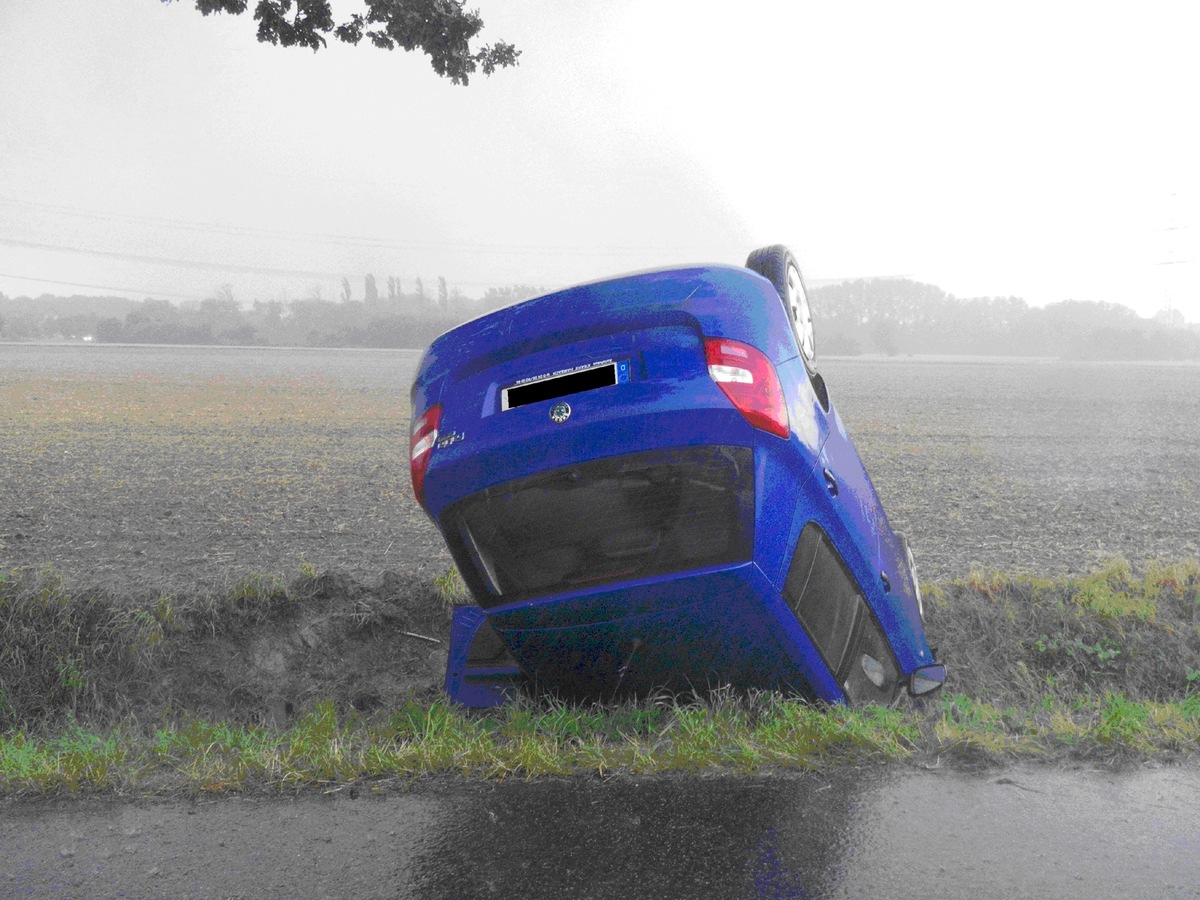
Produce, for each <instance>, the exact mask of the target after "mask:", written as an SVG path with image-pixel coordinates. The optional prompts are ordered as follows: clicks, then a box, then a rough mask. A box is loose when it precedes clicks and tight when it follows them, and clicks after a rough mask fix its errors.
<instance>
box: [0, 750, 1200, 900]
mask: <svg viewBox="0 0 1200 900" xmlns="http://www.w3.org/2000/svg"><path fill="white" fill-rule="evenodd" d="M355 795H356V797H357V799H352V798H351V796H350V791H349V789H342V790H341V791H338V792H337V793H335V794H332V795H329V796H314V795H311V794H308V795H304V796H302V797H298V798H286V799H285V798H277V797H271V798H264V797H257V798H238V797H226V798H218V799H210V800H200V801H196V802H192V801H187V800H175V801H145V800H143V801H119V800H118V801H49V802H48V801H38V802H8V803H5V804H3V805H0V897H5V898H8V897H57V898H72V897H75V898H102V897H130V898H142V897H170V898H183V897H205V898H209V897H213V898H222V897H224V898H234V897H244V898H250V897H255V898H258V897H280V898H283V897H296V898H323V897H354V898H377V897H379V898H383V897H387V898H409V897H412V898H476V897H513V898H522V900H534V898H550V897H553V898H561V897H572V898H608V897H620V898H653V900H667V898H709V897H712V898H726V897H729V898H757V897H765V898H842V897H873V898H907V897H913V898H916V897H920V898H927V897H962V896H970V897H972V898H973V900H983V898H991V897H1018V896H1019V897H1089V898H1090V897H1200V769H1197V768H1195V767H1192V768H1184V769H1155V770H1148V769H1140V770H1137V771H1134V772H1126V773H1108V772H1059V771H1052V770H1047V769H1037V768H1022V769H1014V770H1007V771H1002V772H990V773H986V774H965V773H955V772H948V771H943V770H933V771H920V770H914V769H901V768H872V769H862V770H846V771H839V772H836V773H823V774H814V775H805V776H777V777H772V778H753V779H746V778H724V777H723V778H707V779H701V778H640V779H639V778H632V777H627V778H615V779H612V780H609V781H607V782H603V783H602V782H599V781H579V780H569V781H545V782H537V783H524V782H505V783H500V784H484V785H480V784H477V783H474V784H473V783H466V782H450V783H439V784H436V785H420V786H417V787H416V788H413V789H410V790H408V791H406V792H398V793H397V792H393V793H391V794H389V795H388V796H386V797H384V798H382V799H380V798H374V797H371V791H370V789H369V787H360V788H359V789H357V790H356V791H355Z"/></svg>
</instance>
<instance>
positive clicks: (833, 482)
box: [822, 469, 838, 497]
mask: <svg viewBox="0 0 1200 900" xmlns="http://www.w3.org/2000/svg"><path fill="white" fill-rule="evenodd" d="M822 473H823V474H824V475H825V489H826V490H827V491H829V496H830V497H836V496H837V495H838V483H837V479H836V478H834V477H833V473H832V472H830V471H829V470H828V469H823V470H822Z"/></svg>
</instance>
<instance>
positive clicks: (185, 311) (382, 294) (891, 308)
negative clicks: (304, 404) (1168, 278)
mask: <svg viewBox="0 0 1200 900" xmlns="http://www.w3.org/2000/svg"><path fill="white" fill-rule="evenodd" d="M412 286H413V290H412V291H411V292H405V291H403V290H402V289H401V284H400V279H399V278H395V277H390V276H389V277H388V278H387V279H386V280H377V279H376V278H375V276H373V275H368V276H367V277H366V278H365V280H364V282H363V291H362V297H361V299H359V298H356V297H355V296H354V291H353V290H352V287H351V284H350V282H349V280H348V279H347V280H344V281H343V282H342V287H341V292H340V294H339V297H338V299H337V300H336V301H334V300H326V299H322V298H321V297H319V296H312V297H308V298H306V299H302V300H290V301H282V300H267V301H263V300H255V301H253V302H252V303H250V304H249V305H243V304H242V303H239V302H238V300H237V299H236V298H235V297H234V295H233V291H232V289H231V288H230V287H229V286H228V285H222V286H221V287H219V288H218V289H217V290H215V291H214V292H213V293H212V295H211V296H209V297H207V298H206V299H204V300H200V301H198V302H189V303H183V304H175V303H171V302H168V301H166V300H156V299H146V300H142V301H134V300H126V299H123V298H118V297H81V296H72V297H55V296H50V295H43V296H41V297H37V298H29V297H16V298H7V297H5V296H4V295H3V294H0V340H6V341H39V340H43V341H44V340H84V339H86V338H90V339H92V340H95V341H100V342H108V343H135V344H136V343H154V344H218V345H220V344H228V345H238V346H293V347H295V346H299V347H389V348H413V349H419V348H422V347H425V346H427V345H428V344H429V342H430V341H432V340H433V339H434V338H435V337H437V336H438V335H439V334H441V333H442V332H444V331H446V330H448V329H450V328H453V327H454V326H455V325H459V324H461V323H462V322H465V321H466V320H468V319H471V318H474V317H475V316H478V315H481V314H483V313H485V312H488V311H490V310H493V309H498V308H500V307H503V306H508V305H510V304H512V303H517V302H519V301H521V300H525V299H528V298H530V297H535V296H537V295H538V294H541V293H543V292H544V291H543V289H541V288H537V287H532V286H530V285H510V286H507V287H496V288H489V289H488V290H487V292H486V293H485V294H484V295H483V296H482V297H481V298H479V299H471V298H469V297H466V296H464V295H463V294H462V293H461V292H460V291H459V290H458V289H456V288H453V287H450V286H449V285H448V284H447V282H446V279H445V278H438V279H437V284H436V286H435V287H434V288H433V289H432V290H430V289H428V288H427V287H426V286H425V284H424V282H423V281H422V280H421V279H419V278H418V279H415V280H414V281H413V282H412ZM809 295H810V298H811V300H812V306H813V317H814V319H815V320H816V325H817V349H818V352H819V353H821V354H823V355H824V354H828V355H856V354H861V353H882V354H889V355H895V354H915V353H920V354H955V355H969V356H1046V357H1056V358H1061V359H1146V360H1155V359H1160V360H1172V359H1180V360H1182V359H1189V360H1192V359H1200V326H1197V325H1186V324H1185V323H1184V322H1183V317H1182V316H1181V315H1180V314H1179V313H1178V312H1173V313H1169V314H1168V313H1165V312H1164V313H1160V314H1159V315H1157V316H1155V317H1154V318H1153V319H1144V318H1141V317H1140V316H1138V315H1137V313H1135V312H1134V311H1133V310H1132V309H1129V308H1128V307H1125V306H1121V305H1118V304H1113V303H1095V302H1084V301H1078V300H1064V301H1062V302H1061V303H1052V304H1050V305H1048V306H1045V307H1042V308H1033V307H1030V306H1029V305H1028V304H1026V303H1025V301H1024V300H1022V299H1020V298H1018V297H974V298H969V299H960V298H957V297H955V296H953V295H952V294H947V293H945V292H944V291H942V290H941V289H940V288H938V287H935V286H933V285H929V284H922V283H920V282H916V281H910V280H908V279H897V278H878V279H871V280H859V281H848V282H843V283H842V284H837V285H828V286H825V287H820V288H815V289H813V290H811V291H810V292H809Z"/></svg>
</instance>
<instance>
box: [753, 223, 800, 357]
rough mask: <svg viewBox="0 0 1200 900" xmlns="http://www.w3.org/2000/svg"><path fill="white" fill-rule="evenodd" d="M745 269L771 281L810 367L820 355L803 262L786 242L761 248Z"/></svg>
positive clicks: (756, 251)
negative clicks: (801, 264)
mask: <svg viewBox="0 0 1200 900" xmlns="http://www.w3.org/2000/svg"><path fill="white" fill-rule="evenodd" d="M746 268H747V269H749V270H750V271H751V272H757V273H758V274H759V275H761V276H762V277H763V278H765V279H767V281H769V282H771V284H773V285H775V290H776V291H777V292H778V293H779V297H780V299H781V300H783V305H784V306H785V307H786V308H787V311H788V318H789V320H790V321H791V323H792V332H793V333H794V334H795V335H796V343H797V344H798V345H799V347H800V355H801V356H802V357H804V361H805V362H806V363H808V365H809V366H811V365H812V364H813V363H814V362H815V361H816V358H817V339H816V334H815V332H814V330H813V321H812V307H810V306H809V303H808V291H807V289H806V288H805V287H804V276H803V275H802V274H801V272H800V264H799V263H798V262H796V257H795V256H794V255H793V254H792V251H791V250H789V249H788V248H787V247H785V246H783V244H775V245H773V246H771V247H761V248H759V249H758V250H755V251H754V252H753V253H751V254H750V255H749V256H748V257H747V258H746Z"/></svg>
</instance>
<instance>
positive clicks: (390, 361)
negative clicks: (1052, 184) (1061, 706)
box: [0, 344, 1200, 723]
mask: <svg viewBox="0 0 1200 900" xmlns="http://www.w3.org/2000/svg"><path fill="white" fill-rule="evenodd" d="M418 358H419V353H418V352H416V351H364V350H276V349H244V348H237V349H234V348H183V347H179V348H176V347H170V348H166V347H162V348H160V347H124V346H79V345H77V346H31V345H11V344H9V345H0V412H2V413H3V425H2V426H0V578H5V577H12V576H13V574H14V573H17V574H18V575H20V576H21V577H31V578H34V579H37V578H50V579H52V580H55V581H60V582H61V583H63V584H65V585H67V586H69V593H71V594H72V595H74V596H76V597H79V596H80V595H81V592H83V593H84V594H86V592H87V591H90V590H91V589H93V588H96V589H98V590H99V591H100V592H101V593H102V595H103V597H104V598H105V599H104V603H106V604H112V603H117V604H121V603H128V604H129V605H130V607H131V608H137V609H141V610H146V611H148V612H147V613H146V614H145V615H144V618H145V621H147V622H157V623H158V624H157V625H155V626H154V627H156V628H167V627H168V626H170V622H171V617H170V615H167V614H164V612H163V609H164V606H163V604H164V603H165V604H168V605H170V604H175V606H176V608H178V609H184V608H188V609H190V610H191V611H192V612H191V614H190V615H191V616H192V619H191V624H190V625H187V626H186V627H184V626H183V625H180V626H179V629H178V630H177V632H176V633H175V636H174V637H171V641H170V642H168V643H169V644H170V648H169V649H168V650H166V651H164V654H163V655H162V662H161V666H160V669H158V670H156V674H155V675H153V676H152V677H150V678H149V679H148V680H147V681H146V682H145V686H144V688H137V687H136V686H135V687H134V688H131V690H133V692H134V694H137V693H138V692H143V693H144V694H145V696H133V695H129V694H125V695H121V696H111V697H110V696H108V695H106V694H104V690H102V689H101V688H100V687H97V689H96V690H97V693H96V695H95V698H94V700H93V701H92V708H94V709H97V710H100V711H102V712H103V711H108V712H111V713H114V714H115V713H120V712H121V710H122V709H126V708H133V707H136V706H138V704H141V705H142V706H143V708H152V709H154V708H157V709H173V710H180V709H183V710H190V711H192V712H194V713H196V714H205V715H214V716H236V717H242V718H245V717H249V718H251V719H255V720H258V721H265V722H274V723H282V722H286V721H288V720H290V719H292V718H293V716H294V715H296V714H297V713H298V712H299V711H300V710H302V709H304V708H305V706H306V704H309V703H311V702H312V701H314V700H317V699H321V698H325V697H329V698H332V699H335V700H337V701H339V702H346V703H350V704H352V705H354V706H355V707H357V708H359V709H372V708H378V707H387V706H390V705H391V704H394V703H397V702H400V700H401V698H403V697H405V696H411V695H412V694H413V693H414V692H415V693H426V694H430V693H432V692H436V691H437V689H438V685H439V683H440V679H441V675H442V672H443V671H444V665H445V650H446V647H445V643H444V641H445V639H446V637H447V632H448V625H449V615H448V607H447V605H446V602H445V600H444V598H442V597H440V595H439V593H438V590H437V587H436V585H435V579H438V578H439V577H441V576H444V575H445V574H446V573H447V572H448V571H449V569H450V565H451V561H450V557H449V555H448V553H447V552H446V551H445V549H444V546H443V544H442V541H441V538H440V536H439V535H438V534H437V532H436V530H435V529H434V527H433V525H432V524H431V523H430V522H429V521H428V520H427V519H426V517H425V516H424V514H423V513H422V512H421V511H420V509H419V508H418V507H417V506H416V504H415V502H414V501H413V500H412V497H411V492H410V486H409V475H408V439H407V432H408V421H409V408H408V389H409V385H410V383H411V379H412V374H413V371H414V369H415V367H416V364H417V361H418ZM821 369H822V371H823V373H824V375H825V377H826V379H827V381H828V384H829V388H830V393H831V395H832V397H833V400H834V403H835V404H836V406H837V407H838V409H839V410H840V411H841V414H842V417H843V419H844V420H845V422H846V425H847V428H848V430H849V431H850V433H851V435H852V436H853V438H854V439H855V442H856V444H857V446H858V448H859V450H860V452H861V454H862V456H863V459H864V461H865V463H866V466H867V469H868V471H869V472H870V473H871V475H872V478H873V480H874V482H875V485H876V488H877V490H878V492H879V494H880V496H881V498H882V499H883V503H884V506H885V507H886V509H887V510H888V513H889V516H890V518H891V520H892V523H893V525H894V526H895V527H896V528H898V529H900V530H903V531H905V532H907V533H908V534H909V536H910V538H911V539H912V542H913V546H914V550H915V553H916V556H917V562H918V566H919V568H920V571H921V576H922V578H923V579H924V580H925V581H927V582H929V581H941V582H945V581H950V580H955V579H965V578H967V577H968V576H969V575H970V574H971V573H972V572H973V571H978V570H985V571H986V570H988V569H998V570H1005V571H1008V572H1028V573H1034V574H1037V575H1042V576H1052V575H1063V574H1075V573H1084V572H1089V571H1092V570H1094V569H1095V568H1096V567H1097V566H1098V565H1099V564H1100V563H1103V562H1104V561H1106V560H1108V559H1110V558H1111V557H1113V556H1116V555H1120V556H1124V557H1125V558H1127V559H1128V560H1130V562H1132V563H1133V564H1134V565H1135V566H1138V565H1139V564H1141V563H1143V562H1145V561H1148V560H1151V559H1165V560H1186V559H1189V558H1195V557H1197V556H1200V546H1198V543H1197V542H1198V541H1200V366H1163V365H1137V364H1095V363H1090V364H1089V363H1057V362H1041V361H1009V360H921V359H829V360H823V361H822V363H821ZM293 583H299V584H301V588H300V589H299V590H296V591H293V592H292V593H291V594H289V595H288V596H289V597H291V598H292V599H293V600H296V598H299V599H298V600H296V602H292V600H289V601H288V602H287V609H286V610H285V611H283V612H279V609H280V607H279V605H278V602H277V601H276V600H275V599H273V598H275V597H277V596H283V594H282V593H280V591H281V589H282V586H283V585H285V584H286V585H291V584H293ZM197 598H200V599H199V601H197ZM205 598H215V599H213V600H212V601H211V602H210V601H209V600H206V599H205ZM256 603H257V604H260V605H261V609H260V610H258V611H256V608H255V604H256ZM247 604H249V605H247ZM85 605H86V604H85ZM79 608H80V609H81V610H83V611H82V612H81V613H80V614H81V615H85V616H86V615H90V613H86V610H85V609H83V607H79ZM267 609H270V610H271V611H270V613H269V614H267V613H266V612H263V610H267ZM168 612H169V611H168ZM260 613H261V614H260ZM164 623H166V624H165V625H164ZM197 623H199V624H197ZM14 627H21V628H25V629H26V630H28V629H29V628H36V627H37V626H36V623H29V622H19V623H16V625H15V626H14ZM70 627H71V628H74V627H75V626H73V625H72V626H70ZM931 637H933V638H934V639H935V641H936V638H937V635H934V634H932V632H931ZM32 643H33V645H37V640H36V638H34V639H33V641H32ZM47 652H49V651H47ZM64 652H65V651H64ZM76 652H77V651H76V650H70V652H65V657H64V658H68V659H73V658H74V657H73V656H72V654H74V653H76ZM59 655H60V656H63V655H64V654H63V653H60V654H59ZM47 659H48V660H49V661H48V662H47V664H46V671H47V673H48V674H47V677H48V678H49V679H50V681H49V682H48V684H49V685H50V687H51V688H53V689H54V690H56V691H60V692H62V691H63V690H65V688H64V687H63V685H64V682H63V675H62V671H60V670H61V663H60V662H56V661H55V660H56V659H58V657H57V656H54V657H53V658H51V657H47ZM56 673H57V674H56ZM25 680H26V681H28V682H29V683H28V684H27V685H26V687H27V688H28V692H29V694H30V697H31V698H33V699H32V700H31V702H33V703H36V702H37V698H38V697H40V696H42V695H43V694H44V691H43V689H42V688H39V687H38V686H37V685H36V684H34V683H33V682H32V681H30V680H29V679H25ZM66 684H67V686H68V687H70V685H71V684H72V682H71V680H70V679H67V682H66ZM79 694H80V690H79V689H78V687H74V688H71V690H67V691H66V693H65V694H64V697H65V698H66V699H64V700H63V701H62V702H63V703H64V704H66V706H67V708H74V707H72V706H71V705H72V704H75V706H78V702H79V696H76V695H79ZM68 695H69V696H68ZM55 702H57V701H55Z"/></svg>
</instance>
